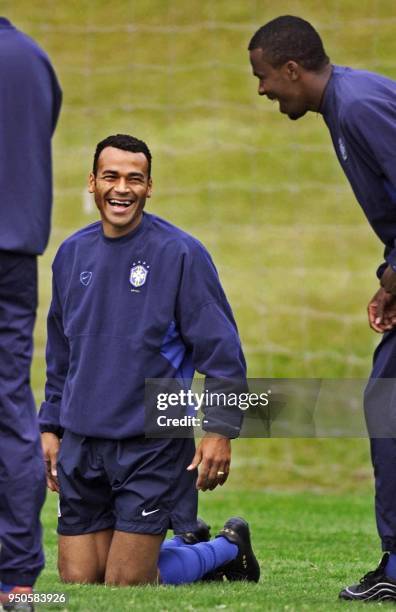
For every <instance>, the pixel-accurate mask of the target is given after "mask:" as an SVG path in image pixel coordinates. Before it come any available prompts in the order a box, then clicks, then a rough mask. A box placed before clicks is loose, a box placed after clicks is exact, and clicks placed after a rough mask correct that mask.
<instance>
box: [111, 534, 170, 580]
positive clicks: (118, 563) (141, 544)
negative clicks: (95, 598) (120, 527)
mask: <svg viewBox="0 0 396 612" xmlns="http://www.w3.org/2000/svg"><path fill="white" fill-rule="evenodd" d="M164 536H165V534H163V535H149V534H140V533H125V532H121V531H115V532H114V536H113V539H112V542H111V546H110V550H109V556H108V558H107V564H106V574H105V583H106V584H108V585H112V586H137V585H144V584H156V583H157V566H158V557H159V551H160V547H161V544H162V541H163V539H164Z"/></svg>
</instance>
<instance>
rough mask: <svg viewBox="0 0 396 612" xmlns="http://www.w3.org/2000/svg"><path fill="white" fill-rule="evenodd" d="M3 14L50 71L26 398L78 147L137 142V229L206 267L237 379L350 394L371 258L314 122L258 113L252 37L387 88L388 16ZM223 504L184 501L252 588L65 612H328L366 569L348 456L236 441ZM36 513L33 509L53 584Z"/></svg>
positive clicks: (155, 11) (383, 10)
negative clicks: (237, 345)
mask: <svg viewBox="0 0 396 612" xmlns="http://www.w3.org/2000/svg"><path fill="white" fill-rule="evenodd" d="M0 9H1V13H2V14H3V15H5V16H7V17H9V18H10V19H11V20H13V21H14V23H15V24H16V25H17V26H18V27H20V28H21V29H23V30H24V31H25V32H27V33H28V34H30V35H31V36H33V37H34V38H35V39H36V40H37V41H38V42H39V43H40V44H41V45H42V46H43V47H44V48H45V49H46V50H47V52H48V53H49V54H50V56H51V58H52V61H53V63H54V65H55V67H56V70H57V72H58V75H59V78H60V81H61V84H62V87H63V90H64V106H63V110H62V114H61V119H60V122H59V126H58V129H57V132H56V136H55V139H54V180H55V203H54V216H53V232H52V236H51V241H50V244H49V247H48V249H47V251H46V253H45V255H44V256H43V257H42V258H41V262H40V283H41V285H40V296H41V301H40V309H39V313H38V321H37V326H36V354H35V359H34V364H33V370H32V379H33V386H34V391H35V395H36V398H37V402H38V403H40V401H41V400H42V398H43V384H44V378H45V373H44V372H45V363H44V350H45V316H46V312H47V309H48V303H49V297H50V265H51V261H52V259H53V256H54V254H55V251H56V249H57V248H58V246H59V244H60V242H61V241H62V240H63V239H64V238H65V237H66V236H68V235H69V234H70V233H71V232H73V231H74V230H75V229H77V228H79V227H81V226H83V225H85V224H88V223H90V222H92V221H93V220H95V219H96V214H95V211H94V210H93V209H92V207H91V208H90V207H89V206H88V208H87V206H86V208H85V209H84V205H83V202H84V190H85V184H86V176H87V174H88V172H89V170H90V166H91V160H92V155H93V150H94V147H95V145H96V143H97V142H98V141H99V140H100V139H101V138H103V137H104V136H106V135H108V134H109V133H115V132H128V133H132V134H134V135H136V136H138V137H141V138H143V139H145V140H147V142H148V144H149V145H150V147H151V149H152V152H153V156H154V163H153V177H154V195H153V198H152V200H151V201H150V205H149V208H150V210H151V211H153V212H155V213H156V214H159V215H161V216H163V217H166V218H167V219H168V220H170V221H171V222H173V223H175V224H177V225H179V226H181V227H182V228H183V229H185V230H187V231H189V232H191V233H193V234H194V235H196V236H197V237H198V238H199V239H200V240H201V241H202V242H203V243H204V244H205V245H206V246H207V247H208V248H209V250H210V251H211V253H212V255H213V257H214V260H215V262H216V264H217V266H218V268H219V272H220V275H221V278H222V280H223V283H224V287H225V289H226V292H227V295H228V297H229V299H230V302H231V304H232V306H233V309H234V312H235V316H236V319H237V322H238V326H239V329H240V333H241V337H242V340H243V344H244V348H245V352H246V357H247V361H248V366H249V374H250V376H251V377H285V376H289V377H325V378H338V377H340V378H345V377H366V376H367V375H368V373H369V369H370V359H371V354H372V350H373V348H374V346H375V344H376V343H377V342H378V337H377V336H375V335H374V334H373V333H372V332H370V330H369V329H368V327H367V324H366V320H365V306H366V303H367V301H368V299H369V298H370V297H371V295H372V294H373V293H374V291H375V290H376V279H375V276H374V271H375V268H376V266H377V264H378V263H379V261H380V260H381V255H382V248H381V246H380V244H379V243H378V241H377V240H376V238H375V237H374V235H373V233H372V232H371V230H370V229H369V227H368V224H367V223H366V221H365V219H364V217H363V214H362V212H361V211H360V209H359V207H358V205H357V204H356V202H355V200H354V197H353V194H352V192H351V190H350V188H349V186H348V184H347V182H346V179H345V177H344V176H343V174H342V171H341V170H340V168H339V167H338V163H337V161H336V159H335V155H334V153H333V151H332V146H331V143H330V138H329V135H328V133H327V131H326V128H325V126H324V125H323V122H322V119H321V118H320V117H319V116H315V115H313V114H311V115H310V116H307V117H306V118H304V119H302V120H301V121H298V122H296V123H292V122H290V121H288V120H287V119H286V118H284V117H283V116H281V115H280V114H279V113H278V109H277V105H276V104H275V105H271V104H270V102H269V101H267V100H261V99H259V98H258V96H257V94H256V88H257V83H256V82H255V80H254V79H253V78H252V76H251V74H250V67H249V65H248V60H247V51H246V47H247V44H248V41H249V38H250V36H251V34H252V33H253V32H254V31H255V29H257V27H259V26H260V25H261V24H262V23H264V22H265V21H267V20H268V19H271V18H273V17H275V16H276V15H278V14H284V13H291V14H297V15H301V16H303V17H306V18H307V19H309V20H310V21H312V23H313V24H314V25H316V26H317V27H318V29H319V30H320V32H321V33H322V36H323V39H324V42H325V47H326V50H327V52H328V54H329V55H330V57H331V59H332V60H333V61H334V62H335V63H340V64H349V65H352V66H355V67H365V68H368V69H372V70H376V71H379V72H382V73H384V74H386V75H389V76H391V77H396V61H395V57H396V38H395V35H394V29H395V19H396V8H395V4H394V2H393V1H392V0H361V1H360V2H359V3H357V2H356V0H343V1H341V0H325V1H324V2H321V3H318V2H316V1H314V0H287V1H286V0H278V2H276V3H270V2H260V1H259V0H244V1H242V0H232V1H229V0H216V1H215V2H213V0H190V1H189V2H187V1H186V0H145V1H143V0H113V2H112V3H110V2H108V1H106V2H105V1H104V0H90V1H88V0H58V1H57V2H54V0H42V1H41V2H34V3H32V2H31V1H28V0H0ZM234 448H235V452H234V469H233V474H232V479H231V482H230V486H229V487H228V488H226V489H225V490H224V492H223V491H221V492H220V493H219V494H215V495H205V496H202V501H201V505H202V513H203V514H204V515H205V516H207V517H208V518H209V520H210V521H212V523H213V525H215V526H216V527H219V526H220V525H221V522H222V519H223V518H225V517H226V516H227V514H230V513H234V512H240V513H241V514H243V515H246V516H247V517H248V518H249V519H250V520H251V522H252V526H253V530H254V535H255V541H256V546H257V549H258V552H259V556H260V559H261V560H262V562H263V575H264V578H263V583H262V584H261V585H260V586H258V587H252V588H245V587H241V586H240V585H237V586H234V585H225V586H224V588H222V589H221V590H219V589H218V587H215V586H213V587H212V586H202V585H199V586H196V587H191V588H183V589H178V590H173V589H159V590H155V589H148V590H145V589H138V590H125V591H117V590H111V589H106V590H104V589H101V588H96V587H91V588H88V587H84V588H74V589H70V593H71V603H70V606H69V609H73V610H89V611H91V610H94V609H96V610H105V609H107V608H108V607H113V608H114V609H115V610H124V609H128V607H129V609H132V608H134V609H147V610H156V609H158V610H172V609H175V608H176V607H180V606H181V607H182V608H183V609H201V608H214V609H216V608H217V607H218V608H219V609H222V607H224V606H226V609H229V610H236V609H244V608H245V607H246V608H250V609H265V610H270V609H276V610H283V609H285V610H286V609H287V610H295V609H296V610H297V609H298V610H300V609H307V610H311V609H314V608H315V609H322V610H330V609H332V605H333V602H334V599H335V597H336V594H337V592H338V589H339V587H340V586H341V585H342V584H343V583H344V582H345V580H350V579H352V578H354V577H357V576H358V575H359V574H360V573H361V572H362V571H365V570H366V569H369V568H370V567H371V565H372V564H373V562H376V559H377V549H378V545H377V541H376V537H375V533H374V525H373V516H372V498H371V493H370V491H371V470H370V464H369V455H368V450H367V442H366V441H364V440H304V439H300V440H263V441H256V440H241V441H238V442H237V443H235V445H234ZM51 500H52V501H53V498H51V499H50V500H49V502H48V503H47V506H46V509H45V514H44V518H45V524H46V526H47V530H46V537H47V543H48V546H47V550H48V566H47V569H46V570H45V572H44V573H43V575H42V578H41V579H40V585H39V587H40V588H42V589H50V588H52V587H54V588H55V586H56V588H59V585H58V584H57V583H56V578H55V569H54V556H55V537H54V535H53V530H54V525H55V515H54V507H53V503H52V501H51Z"/></svg>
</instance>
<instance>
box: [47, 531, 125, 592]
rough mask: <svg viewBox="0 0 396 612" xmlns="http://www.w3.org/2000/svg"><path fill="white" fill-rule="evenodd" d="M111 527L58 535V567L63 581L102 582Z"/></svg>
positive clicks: (110, 538) (111, 532) (110, 537)
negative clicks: (83, 532)
mask: <svg viewBox="0 0 396 612" xmlns="http://www.w3.org/2000/svg"><path fill="white" fill-rule="evenodd" d="M112 536H113V530H112V529H106V530H104V531H98V532H96V533H88V534H85V535H73V536H65V535H60V536H59V543H58V545H59V549H58V568H59V575H60V577H61V580H63V581H64V582H79V583H92V582H103V580H104V576H105V571H106V563H107V557H108V554H109V548H110V544H111V540H112Z"/></svg>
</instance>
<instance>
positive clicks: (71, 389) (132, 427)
mask: <svg viewBox="0 0 396 612" xmlns="http://www.w3.org/2000/svg"><path fill="white" fill-rule="evenodd" d="M195 369H196V370H198V371H199V372H201V373H202V374H204V375H206V376H207V377H208V378H210V379H227V380H230V379H237V380H241V379H242V380H244V379H245V376H246V365H245V359H244V356H243V353H242V349H241V344H240V340H239V336H238V331H237V328H236V324H235V321H234V318H233V314H232V311H231V308H230V306H229V304H228V302H227V299H226V297H225V294H224V291H223V289H222V287H221V285H220V281H219V278H218V274H217V272H216V269H215V267H214V264H213V262H212V260H211V258H210V256H209V254H208V252H207V251H206V249H205V248H204V247H203V246H202V244H201V243H200V242H198V241H197V240H196V239H195V238H193V237H191V236H190V235H188V234H186V233H185V232H183V231H181V230H180V229H178V228H176V227H175V226H173V225H171V224H169V223H167V222H166V221H164V220H162V219H160V218H158V217H156V216H154V215H150V214H144V215H143V220H142V222H141V223H140V225H139V226H138V227H137V228H136V229H135V230H134V231H132V232H131V233H129V234H128V235H126V236H123V237H121V238H107V237H106V236H105V235H104V234H103V230H102V225H101V223H94V224H93V225H90V226H88V227H86V228H84V229H82V230H81V231H79V232H77V233H76V234H74V235H73V236H71V237H70V238H69V239H67V240H66V241H65V242H64V243H63V244H62V245H61V247H60V249H59V251H58V253H57V255H56V257H55V260H54V264H53V297H52V303H51V307H50V311H49V315H48V343H47V384H46V394H45V402H44V403H43V405H42V407H41V410H40V426H41V430H42V431H55V432H56V430H57V428H59V427H60V428H64V429H68V430H70V431H72V432H74V433H77V434H80V435H86V436H94V437H102V438H115V439H120V438H127V437H133V436H137V435H142V434H143V433H144V388H145V379H147V378H152V379H158V378H165V379H171V378H183V379H191V378H192V377H193V374H194V370H195ZM223 413H224V411H223ZM230 418H231V414H230ZM220 419H221V417H220ZM207 421H208V422H207V425H206V427H205V429H206V430H207V431H214V432H216V431H218V432H221V433H226V434H227V435H229V437H235V436H236V435H237V434H238V429H239V426H240V419H239V418H237V419H236V420H235V418H231V422H230V423H229V424H227V423H222V424H219V423H218V422H217V421H218V413H216V411H213V414H212V413H210V412H209V413H208V415H207ZM220 425H221V426H220Z"/></svg>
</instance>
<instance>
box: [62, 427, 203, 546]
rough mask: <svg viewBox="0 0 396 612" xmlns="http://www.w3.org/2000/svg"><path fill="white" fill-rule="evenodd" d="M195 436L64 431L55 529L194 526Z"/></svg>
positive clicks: (64, 531) (135, 529)
mask: <svg viewBox="0 0 396 612" xmlns="http://www.w3.org/2000/svg"><path fill="white" fill-rule="evenodd" d="M194 452H195V446H194V440H192V439H191V438H186V439H184V438H183V439H181V438H179V439H171V438H170V439H162V438H161V439H146V438H144V437H143V436H142V437H136V438H128V439H125V440H109V439H102V438H88V437H84V436H79V435H76V434H74V433H71V432H70V431H65V433H64V437H63V440H62V443H61V448H60V451H59V455H58V479H59V485H60V496H59V518H58V533H59V534H62V535H83V534H86V533H93V532H96V531H101V530H103V529H115V530H117V531H126V532H129V533H147V534H164V533H165V532H166V531H167V529H170V528H172V529H173V531H174V532H175V533H184V532H185V531H191V530H193V529H195V528H196V520H197V501H198V495H197V490H196V488H195V482H196V479H197V470H193V471H192V472H187V470H186V468H187V466H188V465H189V464H190V463H191V461H192V458H193V456H194Z"/></svg>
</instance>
